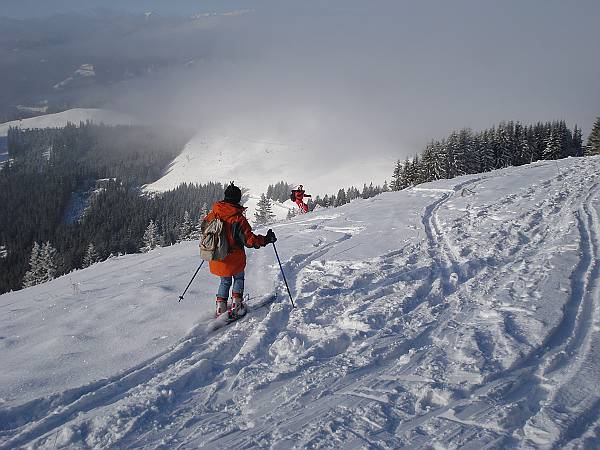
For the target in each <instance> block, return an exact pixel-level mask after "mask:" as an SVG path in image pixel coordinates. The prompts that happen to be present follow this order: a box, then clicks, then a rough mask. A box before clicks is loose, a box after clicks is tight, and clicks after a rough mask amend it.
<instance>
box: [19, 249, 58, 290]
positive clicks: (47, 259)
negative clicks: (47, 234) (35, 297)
mask: <svg viewBox="0 0 600 450" xmlns="http://www.w3.org/2000/svg"><path fill="white" fill-rule="evenodd" d="M57 268H58V264H57V261H56V249H55V248H54V247H53V246H52V244H50V242H48V241H47V242H45V243H44V244H43V245H40V244H38V243H37V242H36V243H34V244H33V248H32V249H31V257H30V258H29V270H28V271H27V272H26V273H25V276H24V278H23V287H30V286H35V285H36V284H40V283H45V282H46V281H50V280H53V279H54V278H55V277H56V272H57Z"/></svg>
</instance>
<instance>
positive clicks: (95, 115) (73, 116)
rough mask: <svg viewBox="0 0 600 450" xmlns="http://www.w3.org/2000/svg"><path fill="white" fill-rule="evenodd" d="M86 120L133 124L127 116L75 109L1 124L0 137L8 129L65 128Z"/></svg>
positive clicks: (118, 113) (111, 123) (107, 123)
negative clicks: (68, 124) (69, 124)
mask: <svg viewBox="0 0 600 450" xmlns="http://www.w3.org/2000/svg"><path fill="white" fill-rule="evenodd" d="M88 120H90V121H92V122H94V123H104V124H106V125H130V124H134V123H135V121H134V120H133V119H132V118H131V117H130V116H128V115H127V114H124V113H120V112H117V111H110V110H106V109H94V108H87V109H86V108H75V109H69V110H67V111H63V112H59V113H55V114H45V115H42V116H37V117H31V118H28V119H22V120H14V121H12V122H5V123H2V124H0V136H6V135H7V134H8V129H9V128H10V127H19V128H22V129H28V128H29V129H31V128H60V127H64V126H66V125H67V123H69V122H70V123H74V124H79V122H86V121H88Z"/></svg>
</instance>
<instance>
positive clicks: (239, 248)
mask: <svg viewBox="0 0 600 450" xmlns="http://www.w3.org/2000/svg"><path fill="white" fill-rule="evenodd" d="M244 210H245V208H244V207H243V206H241V205H235V204H233V203H229V202H225V201H222V202H217V203H215V204H214V205H213V209H212V211H211V212H210V213H208V215H207V216H206V220H208V221H210V220H213V219H214V218H215V217H218V218H219V219H221V220H222V221H223V223H224V226H225V232H226V233H227V242H228V244H229V254H228V255H227V256H226V257H225V259H224V260H223V261H210V262H209V265H210V272H211V273H212V274H214V275H217V276H220V277H231V276H233V275H235V274H237V273H240V272H241V271H242V270H244V269H245V268H246V252H245V250H244V247H253V248H259V247H264V246H265V245H267V243H266V241H265V237H264V236H261V235H257V234H254V233H252V228H251V227H250V224H249V223H248V220H247V219H246V218H245V217H244V214H243V213H244Z"/></svg>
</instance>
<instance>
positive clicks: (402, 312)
mask: <svg viewBox="0 0 600 450" xmlns="http://www.w3.org/2000/svg"><path fill="white" fill-rule="evenodd" d="M560 166H561V167H560V168H559V166H558V164H556V165H555V162H552V163H548V164H545V163H540V164H536V165H532V166H531V167H530V168H514V169H509V170H506V171H495V172H491V173H486V174H481V175H476V176H467V177H462V178H458V179H455V180H446V181H440V182H438V183H430V184H428V185H425V186H422V187H418V188H415V189H413V190H408V191H405V192H403V193H391V194H386V195H384V196H381V197H376V198H374V199H371V200H370V201H364V202H361V203H360V204H361V207H362V208H364V209H365V210H366V212H365V213H364V214H363V215H362V216H361V215H360V214H353V211H354V209H353V208H354V204H351V205H347V206H345V207H343V208H339V209H336V210H332V211H322V212H321V213H320V214H313V215H309V216H306V217H304V216H303V217H299V218H297V219H295V220H294V221H293V222H287V223H281V224H276V225H274V226H273V228H274V229H275V230H276V231H277V233H278V236H279V238H280V239H279V241H278V246H279V245H281V247H282V249H283V251H282V250H280V254H284V253H285V254H287V257H286V258H282V259H283V267H284V270H285V272H286V274H287V278H288V283H289V285H290V288H291V290H292V293H293V294H294V300H295V302H296V305H297V306H298V307H297V308H296V309H292V308H291V305H290V303H289V299H288V298H287V291H286V290H285V286H284V284H283V282H282V281H281V282H278V284H277V287H276V291H277V301H275V302H273V303H271V304H268V305H266V306H264V307H262V308H258V309H255V310H252V311H251V312H250V313H249V314H248V315H247V316H246V317H245V318H244V319H242V320H240V321H238V322H235V323H233V324H231V325H229V326H227V327H224V328H221V329H218V330H216V331H213V332H208V331H207V329H208V328H209V327H208V325H209V324H208V322H200V323H198V324H197V325H196V326H195V327H194V329H193V330H192V331H190V333H188V335H186V336H184V337H183V338H181V339H180V340H179V341H178V342H177V343H176V344H175V345H172V346H171V347H169V348H168V349H166V350H164V351H163V352H161V353H159V354H158V355H156V356H155V357H152V358H150V359H148V360H147V361H145V362H143V363H140V364H138V365H137V366H135V367H133V368H130V369H127V370H124V371H122V372H121V373H118V374H115V375H114V376H112V377H109V378H107V379H105V380H100V381H95V382H92V383H90V384H88V385H85V386H83V387H80V388H73V389H69V390H66V391H64V392H58V393H56V394H53V395H50V396H47V397H43V398H39V399H36V400H32V401H30V402H27V403H25V404H22V405H17V406H10V407H6V408H3V409H0V449H8V448H15V447H20V446H31V447H32V448H54V447H56V448H65V447H72V448H79V447H84V448H181V449H187V448H274V449H280V448H281V449H283V448H377V449H392V448H400V447H405V446H406V447H410V448H422V449H430V448H507V447H508V448H548V449H550V448H556V449H559V448H594V447H597V446H598V445H600V438H598V436H599V434H600V389H599V388H600V386H599V384H600V377H598V373H600V367H599V366H600V358H598V356H597V354H596V353H597V351H596V350H597V349H598V348H600V347H599V346H600V333H599V331H600V316H599V314H600V312H599V308H600V304H599V302H600V286H599V283H598V277H599V275H600V265H599V264H598V257H599V253H598V252H599V247H600V238H599V236H598V233H600V218H599V217H598V211H597V202H598V199H599V193H600V183H598V182H597V181H596V179H597V175H596V174H597V172H598V169H599V168H600V159H597V158H593V159H591V158H588V159H586V160H585V161H583V160H576V159H570V160H567V161H561V162H560ZM557 168H559V170H558V172H557ZM528 174H531V175H530V176H531V179H530V180H529V181H528V182H527V183H525V184H523V186H521V187H519V186H518V183H519V177H523V176H526V175H528ZM535 177H538V178H539V180H538V178H535ZM534 178H535V180H534ZM511 183H516V184H517V186H515V187H513V186H511ZM467 188H468V189H467ZM394 196H397V197H394ZM400 197H401V198H402V199H404V200H403V201H405V202H406V205H411V207H413V208H416V209H417V211H416V212H417V213H418V214H417V215H416V216H415V219H414V222H411V221H410V220H408V219H407V220H406V221H405V224H406V229H410V231H411V233H412V234H410V233H409V234H397V235H396V234H394V232H393V231H392V230H393V229H394V227H395V226H396V221H397V220H396V219H395V217H394V214H393V211H392V212H390V211H387V212H386V214H388V215H389V218H387V217H388V216H385V215H384V216H385V217H384V218H382V219H381V220H383V221H385V226H387V227H389V229H383V231H381V232H380V230H377V229H375V230H374V229H373V226H372V224H369V223H367V222H365V221H364V220H363V219H364V218H365V217H371V216H372V212H373V211H379V210H378V208H379V205H381V204H385V205H386V207H387V208H393V206H394V205H395V203H394V202H393V201H391V199H392V198H400ZM383 198H385V200H383ZM384 202H387V203H384ZM406 205H405V204H402V206H403V207H404V208H406ZM523 205H525V206H523ZM369 208H370V209H369ZM399 210H402V208H401V207H399ZM407 211H408V212H407ZM402 212H403V214H404V215H405V216H407V217H408V216H409V215H410V214H411V213H412V212H413V211H412V210H406V209H404V210H402ZM357 218H358V219H360V220H357ZM406 236H408V237H406ZM402 237H404V238H402ZM392 239H394V240H392ZM376 240H379V241H380V242H377V243H376V244H374V241H376ZM294 241H297V242H299V243H298V244H297V246H296V247H293V246H292V245H293V244H292V243H293V242H294ZM373 245H375V246H376V247H377V249H378V250H379V251H378V252H375V255H373V254H370V253H369V252H368V249H369V247H373ZM363 252H366V253H363ZM365 255H366V256H365ZM269 258H270V259H269ZM251 264H252V265H253V266H254V267H257V268H260V269H256V270H261V271H262V272H260V273H262V274H265V275H268V276H269V277H275V276H277V274H278V272H279V267H278V266H277V265H276V263H275V264H273V263H272V255H270V254H268V253H267V252H266V251H261V252H260V253H258V252H257V254H256V256H254V260H252V261H251ZM263 294H264V298H266V297H268V296H269V295H270V294H271V293H269V292H264V293H263ZM264 298H263V300H264ZM263 300H261V299H258V300H257V299H253V300H252V301H251V304H252V303H253V302H254V303H255V304H259V303H260V302H261V301H263Z"/></svg>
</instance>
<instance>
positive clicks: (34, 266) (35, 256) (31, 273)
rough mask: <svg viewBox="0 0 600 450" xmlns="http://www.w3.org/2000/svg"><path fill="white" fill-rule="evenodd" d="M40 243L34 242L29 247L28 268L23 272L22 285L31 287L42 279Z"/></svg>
mask: <svg viewBox="0 0 600 450" xmlns="http://www.w3.org/2000/svg"><path fill="white" fill-rule="evenodd" d="M40 252H41V248H40V244H38V243H37V242H35V243H34V244H33V248H32V249H31V257H30V258H29V270H28V271H27V273H25V277H24V278H23V287H24V288H26V287H31V286H35V285H36V284H39V283H41V282H42V281H41V280H42V264H41V260H40Z"/></svg>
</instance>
